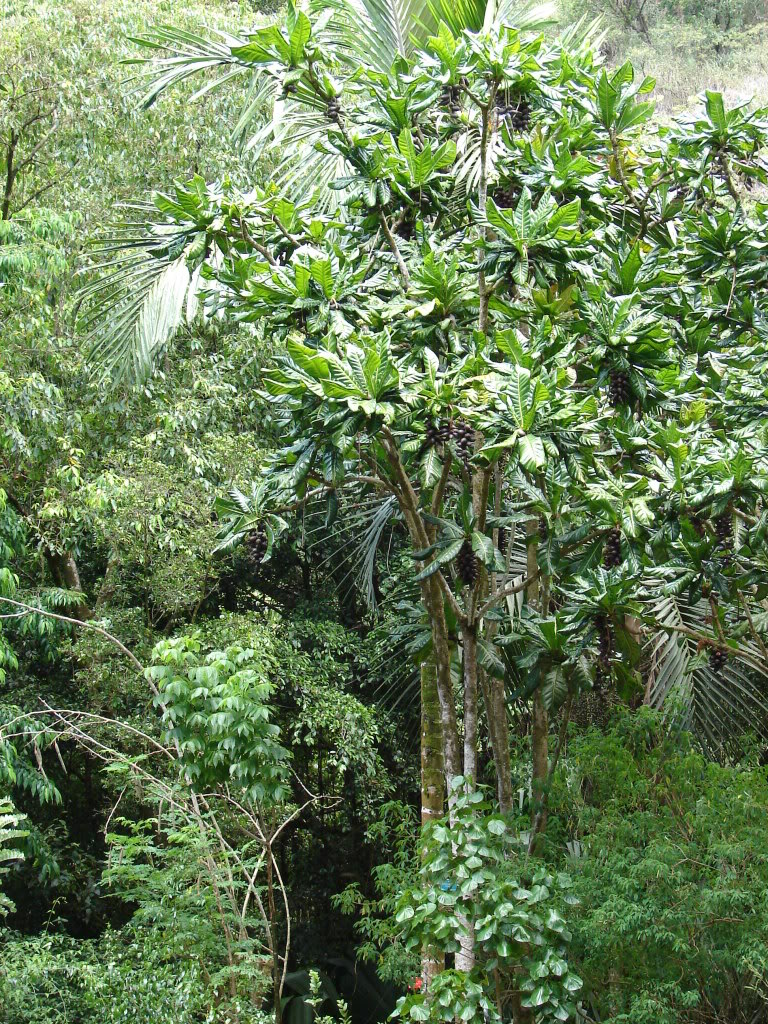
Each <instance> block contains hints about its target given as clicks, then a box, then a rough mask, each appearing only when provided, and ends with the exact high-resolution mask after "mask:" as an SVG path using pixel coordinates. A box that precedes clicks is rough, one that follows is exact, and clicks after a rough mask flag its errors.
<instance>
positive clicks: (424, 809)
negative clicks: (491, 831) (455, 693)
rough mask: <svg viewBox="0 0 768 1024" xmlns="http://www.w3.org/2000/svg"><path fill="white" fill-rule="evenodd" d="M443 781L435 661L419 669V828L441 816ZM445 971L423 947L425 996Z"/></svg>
mask: <svg viewBox="0 0 768 1024" xmlns="http://www.w3.org/2000/svg"><path fill="white" fill-rule="evenodd" d="M444 808H445V779H444V775H443V730H442V725H441V721H440V698H439V697H438V693H437V669H436V667H435V662H434V658H431V657H430V658H428V659H427V660H426V661H425V662H424V663H423V665H422V666H421V824H422V827H423V826H425V825H428V824H429V823H430V822H432V821H436V820H437V819H438V818H441V817H442V816H443V811H444ZM444 968H445V954H444V953H443V952H442V950H439V949H436V948H434V947H432V946H425V947H424V949H423V950H422V954H421V981H422V986H423V988H424V991H425V992H428V991H429V989H430V987H431V983H432V980H433V978H435V977H437V975H438V974H440V972H441V971H442V970H444Z"/></svg>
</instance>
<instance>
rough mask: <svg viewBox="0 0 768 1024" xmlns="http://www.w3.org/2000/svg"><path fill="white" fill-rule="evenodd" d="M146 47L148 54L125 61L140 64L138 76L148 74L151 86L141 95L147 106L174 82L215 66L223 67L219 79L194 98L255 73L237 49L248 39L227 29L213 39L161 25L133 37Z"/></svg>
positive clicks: (181, 80)
mask: <svg viewBox="0 0 768 1024" xmlns="http://www.w3.org/2000/svg"><path fill="white" fill-rule="evenodd" d="M132 42H135V43H137V44H138V45H139V46H141V47H143V48H144V49H147V50H150V51H152V52H151V55H150V56H147V57H135V58H133V59H131V60H128V61H126V62H125V63H126V64H134V65H139V66H141V69H142V70H141V72H140V73H139V75H137V76H136V77H137V78H139V77H145V76H146V77H148V78H150V79H151V82H150V86H149V88H148V89H147V91H146V92H145V93H144V94H143V96H142V98H141V104H142V106H144V107H151V106H152V104H153V103H155V101H156V100H157V99H158V97H159V96H160V95H161V94H162V93H163V92H165V90H166V89H169V88H171V87H173V86H175V85H179V84H180V83H181V82H183V81H185V80H186V79H187V78H190V77H191V76H192V75H198V74H201V73H202V72H205V71H212V70H213V69H214V68H219V69H221V68H224V69H226V70H224V71H223V72H222V73H221V74H219V76H218V77H217V78H214V79H213V80H212V81H210V82H208V83H206V84H205V85H204V86H203V87H202V88H201V89H200V90H198V92H197V93H195V96H194V97H193V98H197V97H199V96H202V95H205V94H206V93H208V92H210V91H211V90H212V89H216V88H218V87H220V86H222V85H224V84H225V83H226V82H229V81H231V80H232V78H234V77H235V76H236V75H242V74H249V75H250V74H252V73H253V68H252V66H251V65H250V64H249V63H247V62H246V61H243V60H242V59H240V58H239V57H237V56H236V55H235V53H234V51H235V50H236V49H238V48H239V47H241V46H244V45H245V43H246V40H245V39H239V38H238V37H236V36H232V35H229V34H228V33H226V32H215V33H213V37H212V38H208V37H206V36H201V35H197V34H196V33H194V32H186V31H184V30H183V29H178V28H173V27H171V26H160V27H158V28H154V29H150V31H149V32H147V34H146V35H144V36H140V37H137V38H134V39H133V40H132Z"/></svg>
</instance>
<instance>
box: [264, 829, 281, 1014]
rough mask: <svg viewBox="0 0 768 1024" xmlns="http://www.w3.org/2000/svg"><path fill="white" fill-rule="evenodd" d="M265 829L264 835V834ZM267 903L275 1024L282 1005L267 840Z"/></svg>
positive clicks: (271, 869) (272, 884) (274, 908)
mask: <svg viewBox="0 0 768 1024" xmlns="http://www.w3.org/2000/svg"><path fill="white" fill-rule="evenodd" d="M266 834H267V833H266V831H265V835H266ZM266 864H267V905H268V907H269V944H270V946H271V947H272V950H271V952H272V999H273V1005H274V1008H275V1024H280V1022H281V1021H282V1019H283V1006H282V1000H281V999H280V986H281V981H282V970H281V967H280V956H279V954H278V952H277V905H276V903H275V881H274V874H273V865H272V844H271V843H270V841H269V839H268V840H267V858H266Z"/></svg>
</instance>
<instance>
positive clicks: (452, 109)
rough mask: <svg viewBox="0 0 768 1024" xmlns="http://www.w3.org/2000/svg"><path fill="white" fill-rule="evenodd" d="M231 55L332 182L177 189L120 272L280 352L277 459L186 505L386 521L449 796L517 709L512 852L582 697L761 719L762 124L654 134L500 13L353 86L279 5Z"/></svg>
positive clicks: (463, 955) (718, 112)
mask: <svg viewBox="0 0 768 1024" xmlns="http://www.w3.org/2000/svg"><path fill="white" fill-rule="evenodd" d="M230 54H231V56H232V57H233V58H236V60H237V62H238V63H239V64H249V65H251V66H252V67H253V68H254V69H258V70H259V72H260V74H261V75H262V76H267V77H268V78H269V79H271V80H272V81H273V82H276V83H280V84H281V86H282V89H283V91H284V92H287V93H288V94H289V95H291V96H292V97H294V99H295V100H296V101H297V102H302V103H304V104H306V106H307V107H309V108H310V109H312V110H314V111H315V112H316V113H319V114H323V115H324V117H325V132H324V135H323V138H322V142H321V143H320V144H321V146H322V147H323V149H324V150H326V151H328V152H329V153H331V154H333V155H334V156H335V157H336V158H338V161H339V162H340V163H341V164H343V167H344V173H343V175H341V176H340V177H339V178H337V179H336V181H335V182H334V183H333V186H334V187H333V189H332V191H333V192H334V193H338V195H339V196H340V197H341V198H340V200H339V201H338V203H337V204H336V206H335V208H333V209H332V212H330V213H329V212H328V204H329V202H330V200H329V197H328V196H327V195H324V196H322V198H319V197H314V196H309V197H305V198H303V199H302V200H301V201H296V200H295V197H293V196H292V195H290V194H288V195H284V194H282V193H281V192H280V191H279V190H278V189H276V188H267V189H255V190H253V191H251V192H248V193H245V194H244V193H240V192H238V191H237V190H236V189H234V188H230V187H227V186H226V185H224V186H220V185H206V184H205V182H204V181H203V180H202V179H200V178H196V179H194V180H193V181H192V182H189V183H187V184H182V183H179V184H177V185H176V187H175V189H174V191H173V192H172V193H169V194H167V195H161V196H158V197H157V198H156V200H155V208H156V219H155V224H154V226H153V228H152V229H151V230H150V232H149V234H148V236H147V242H146V246H147V252H148V254H149V258H150V259H156V260H158V262H159V264H160V265H163V263H164V265H166V266H167V264H168V261H169V260H171V259H175V260H179V259H180V258H181V255H180V254H182V253H183V254H184V260H185V262H186V266H187V268H188V270H189V272H190V275H192V274H195V273H197V272H198V271H199V272H200V274H201V277H202V278H203V279H204V280H205V281H207V282H210V284H209V288H210V290H211V292H212V293H213V292H215V294H216V297H217V302H218V303H219V304H221V305H222V306H224V307H225V308H227V309H228V310H229V311H230V312H231V314H232V315H235V316H237V317H238V318H240V319H243V320H246V321H253V322H259V323H261V324H262V326H263V328H264V329H266V330H268V331H269V332H270V334H271V335H272V337H273V338H274V339H280V341H281V342H282V344H283V351H282V353H281V354H279V355H278V356H277V358H276V361H275V365H274V368H273V369H272V370H271V371H269V372H268V373H267V374H266V376H265V379H264V389H265V392H266V395H267V396H268V400H269V402H270V403H271V408H272V412H273V416H274V418H275V421H276V423H277V424H278V427H279V430H280V431H281V433H282V434H283V436H284V438H285V444H284V446H283V447H282V449H281V450H280V451H278V452H277V453H276V454H275V455H274V456H273V458H272V459H271V461H270V464H269V465H268V466H267V468H266V469H265V471H264V473H263V475H262V476H261V478H260V480H259V482H258V483H257V484H256V485H255V486H254V489H253V493H252V494H251V495H250V496H249V497H248V498H246V497H245V496H243V495H242V494H237V495H236V496H235V498H234V499H233V500H222V501H220V502H219V503H218V511H219V515H220V516H221V517H223V518H224V519H225V520H226V524H227V525H226V531H225V532H226V534H227V538H226V542H227V543H232V542H235V541H236V540H238V539H241V538H246V537H254V538H255V537H260V538H262V540H260V541H259V543H260V544H263V549H266V555H267V556H269V554H270V552H271V549H272V546H273V544H274V541H275V538H276V537H277V536H279V535H280V534H281V533H282V532H283V531H285V530H286V529H287V527H288V524H287V520H286V518H285V517H286V515H288V514H289V513H290V512H291V511H292V510H295V509H296V508H300V507H305V506H306V505H307V504H308V503H311V502H320V501H322V502H324V503H325V504H326V507H327V514H328V517H329V519H331V520H332V519H333V517H334V516H335V515H337V514H339V509H340V508H342V502H341V501H340V499H341V498H343V497H344V495H345V494H349V493H354V494H362V493H365V494H369V495H372V496H373V497H374V498H377V499H379V500H380V502H381V503H382V504H383V503H385V502H388V503H389V505H388V507H389V509H390V510H391V513H392V516H394V518H395V520H396V521H397V523H398V524H399V528H400V530H401V532H402V536H403V538H404V542H405V544H406V546H407V548H408V549H409V550H410V555H411V557H412V559H413V562H414V571H413V573H412V574H411V577H410V581H411V584H412V585H413V587H415V588H418V595H419V601H420V604H421V607H422V610H423V611H424V613H425V614H426V617H427V619H428V623H429V631H430V638H431V644H430V652H431V657H432V658H433V659H434V664H435V670H436V687H437V695H438V703H439V710H440V732H441V739H442V754H443V762H444V770H445V776H446V783H447V787H448V790H449V791H452V792H456V788H455V786H454V787H453V790H451V786H452V785H453V783H454V780H455V779H456V778H459V777H460V778H464V779H468V780H470V784H472V782H476V781H477V779H478V748H479V746H480V744H481V743H487V746H488V748H489V750H490V753H491V756H492V761H493V766H494V769H495V783H496V792H497V798H498V803H499V806H500V809H501V812H502V813H503V814H504V813H508V812H509V811H510V810H511V806H512V780H511V770H510V757H509V736H508V722H507V707H508V705H509V704H510V703H511V702H516V701H525V702H527V701H531V702H532V715H533V726H532V752H531V754H532V756H531V761H532V774H533V787H534V817H533V827H532V830H531V832H532V834H531V841H530V850H529V852H531V853H533V852H536V850H537V848H538V842H539V838H540V836H541V834H542V833H543V832H544V830H545V827H546V811H547V792H548V787H549V783H550V780H551V776H552V772H553V770H554V767H555V765H556V762H557V758H558V756H559V753H560V750H561V748H562V742H563V737H564V730H565V727H566V725H567V718H568V714H569V712H570V708H571V706H572V704H573V703H574V702H575V701H577V700H578V698H579V695H580V694H581V693H583V692H584V691H587V690H590V689H592V690H593V692H594V693H595V694H597V695H598V698H599V700H600V701H601V702H604V703H607V702H609V701H610V700H612V699H614V697H613V695H614V694H616V693H618V694H619V695H621V696H622V697H623V698H624V699H625V700H627V701H642V700H646V701H648V702H653V701H663V700H664V699H665V698H666V697H667V696H668V695H669V694H670V693H671V692H674V693H675V694H676V695H677V696H678V697H679V698H681V700H682V701H683V704H684V705H685V706H686V707H687V715H688V720H687V724H689V725H690V726H691V727H692V728H694V729H695V730H696V731H697V733H698V735H699V737H700V739H701V741H702V742H703V743H704V744H705V745H706V746H707V747H708V748H709V749H710V750H711V751H712V752H713V753H716V754H720V755H722V754H724V753H725V752H727V751H728V749H729V745H730V744H733V743H737V742H738V738H739V736H740V734H741V733H743V732H744V731H745V730H746V729H749V728H757V729H758V731H762V730H763V726H762V725H761V718H760V716H761V715H764V712H765V709H766V699H765V678H766V657H765V655H766V648H765V642H764V639H763V631H764V627H765V617H764V615H763V612H762V609H761V604H760V602H761V601H762V600H763V599H764V597H765V596H766V594H767V593H768V591H767V590H766V572H765V569H766V564H765V556H764V545H763V537H764V533H765V528H766V524H768V518H767V517H766V512H765V507H764V497H763V495H764V494H765V492H766V489H768V476H767V475H766V447H765V441H766V438H765V428H764V427H763V426H762V425H761V419H760V416H761V413H762V410H763V408H764V401H765V398H764V392H765V386H764V384H763V374H764V366H765V341H766V331H765V326H764V320H763V315H762V313H761V304H762V302H763V299H764V296H765V291H766V280H767V278H768V265H767V264H766V261H765V260H764V257H763V254H764V249H765V246H766V244H767V243H766V242H765V241H764V233H765V226H766V210H765V208H764V207H762V206H760V205H755V206H753V207H750V206H748V204H747V202H746V200H745V199H744V196H743V192H742V181H743V180H746V179H747V178H748V177H757V178H759V179H760V180H766V175H765V169H764V167H763V166H762V165H761V163H760V161H759V159H758V158H757V157H756V156H755V154H756V153H757V152H758V151H759V149H760V146H761V145H763V144H764V143H765V140H766V132H767V131H768V121H767V120H766V112H765V111H757V112H749V111H748V110H747V109H746V108H743V107H742V108H737V109H735V110H732V111H727V110H726V109H725V107H724V104H723V100H722V97H721V96H720V95H719V94H717V93H707V94H706V97H705V98H704V99H703V103H702V108H701V110H700V112H698V113H697V114H696V116H695V117H694V118H693V119H691V120H688V121H680V122H676V123H674V124H673V125H671V126H666V127H660V126H653V125H652V123H651V121H650V118H651V116H652V112H653V104H652V102H650V101H649V100H648V99H647V98H646V97H647V96H648V94H649V93H650V92H651V91H652V89H653V82H652V81H650V80H647V79H646V80H644V81H642V82H636V81H635V79H634V74H633V70H632V68H631V67H630V66H629V65H625V66H623V67H621V68H619V69H618V70H617V71H615V72H613V73H611V74H609V73H608V72H607V71H605V70H604V69H601V68H600V67H599V66H598V65H597V64H596V62H595V58H594V56H593V54H592V52H591V50H590V48H589V46H587V45H586V44H584V43H582V42H580V41H579V40H578V38H572V39H571V40H566V41H565V42H563V41H560V42H556V43H545V42H544V41H543V39H542V38H541V37H540V36H533V35H532V34H531V33H526V32H520V31H519V30H517V29H514V28H512V27H510V26H508V25H505V24H493V25H486V26H485V27H484V28H483V30H481V31H462V32H454V31H452V29H451V27H450V26H449V25H448V24H447V23H446V22H445V21H441V22H440V23H439V24H438V25H437V26H436V27H435V30H434V34H433V35H432V36H430V37H429V39H428V40H427V41H426V43H425V45H424V47H423V49H416V50H415V52H414V53H413V54H412V55H410V56H406V55H398V56H396V57H395V59H394V61H393V62H392V64H391V67H390V68H389V69H388V70H387V71H386V72H382V71H381V70H380V68H378V67H377V66H376V65H375V64H372V63H369V62H366V61H361V60H360V57H359V55H357V54H355V55H354V57H353V58H351V59H350V58H349V57H348V56H347V54H346V53H345V51H344V50H343V48H338V49H336V48H334V46H333V45H331V42H329V41H326V40H325V39H324V38H323V36H322V25H321V27H320V29H317V30H316V29H315V26H313V22H312V20H311V18H310V17H309V16H308V15H307V13H305V12H304V11H303V10H300V9H296V8H294V7H292V6H291V7H289V9H288V12H287V15H286V19H285V22H284V23H283V24H282V25H270V26H268V27H267V28H264V29H260V30H258V31H256V32H254V33H252V35H251V36H250V37H249V39H248V41H247V42H246V43H245V44H244V45H240V44H239V43H238V44H237V45H236V46H233V47H232V48H231V50H230ZM353 63H354V70H352V68H351V64H353ZM641 132H644V133H645V135H644V137H643V142H642V145H640V144H639V142H638V140H639V136H640V133H641ZM263 549H262V550H263ZM456 665H458V666H459V669H460V672H459V679H458V685H456V683H457V680H456V678H455V676H454V668H455V666H456ZM557 714H559V715H560V723H559V737H558V742H557V743H556V745H555V747H554V750H553V751H551V752H550V750H549V733H550V727H551V724H552V721H553V719H554V717H555V716H556V715H557ZM762 721H764V718H763V719H762ZM473 913H474V912H473V908H472V906H471V897H470V896H467V897H465V898H463V900H462V902H461V905H460V907H459V910H458V911H457V913H456V920H457V925H456V927H457V934H458V941H459V950H458V952H457V954H456V968H457V969H458V970H459V971H463V972H465V973H467V974H469V973H471V971H472V970H473V968H474V964H475V952H474V951H475V937H474V925H475V923H476V922H475V920H474V919H473ZM524 945H525V943H524V942H521V943H520V947H519V948H518V949H517V953H516V955H518V956H522V955H523V947H524ZM527 1014H528V1011H526V1010H525V1009H524V1008H523V1007H521V1006H519V1008H518V1011H517V1017H518V1019H520V1020H523V1019H528V1018H527Z"/></svg>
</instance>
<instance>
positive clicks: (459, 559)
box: [456, 540, 477, 587]
mask: <svg viewBox="0 0 768 1024" xmlns="http://www.w3.org/2000/svg"><path fill="white" fill-rule="evenodd" d="M456 568H457V570H458V573H459V579H460V580H461V582H462V583H463V584H464V585H465V586H467V587H474V585H475V581H476V580H477V556H476V555H475V553H474V551H473V550H472V542H471V541H469V540H465V541H464V543H463V544H462V545H461V548H460V549H459V553H458V555H457V556H456Z"/></svg>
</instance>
